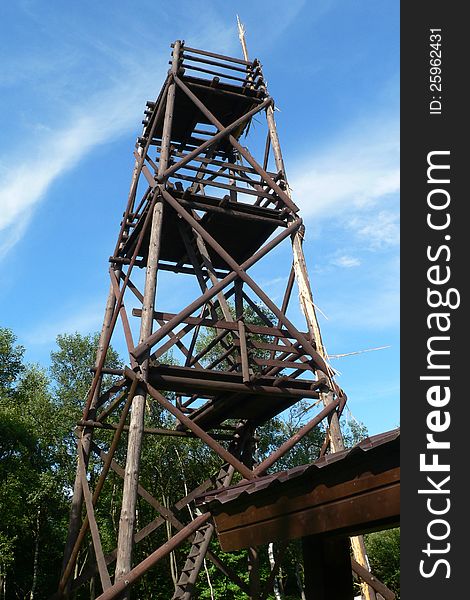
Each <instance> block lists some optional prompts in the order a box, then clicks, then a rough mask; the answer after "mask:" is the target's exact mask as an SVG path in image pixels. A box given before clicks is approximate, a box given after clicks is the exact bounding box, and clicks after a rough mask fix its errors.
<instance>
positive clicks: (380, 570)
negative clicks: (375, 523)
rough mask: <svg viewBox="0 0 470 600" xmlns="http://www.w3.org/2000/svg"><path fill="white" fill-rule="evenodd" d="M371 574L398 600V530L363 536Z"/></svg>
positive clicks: (387, 530)
mask: <svg viewBox="0 0 470 600" xmlns="http://www.w3.org/2000/svg"><path fill="white" fill-rule="evenodd" d="M364 541H365V544H366V549H367V555H368V557H369V561H370V565H371V569H372V572H373V573H374V575H376V576H377V578H378V579H379V580H380V581H382V583H384V584H385V585H386V586H387V587H389V588H390V589H391V590H392V592H394V593H395V595H396V597H397V600H400V529H399V528H396V529H386V530H384V531H378V532H376V533H370V534H369V535H366V536H364Z"/></svg>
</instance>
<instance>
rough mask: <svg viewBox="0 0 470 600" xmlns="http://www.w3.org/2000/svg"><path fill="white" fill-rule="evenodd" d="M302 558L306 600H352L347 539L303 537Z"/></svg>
mask: <svg viewBox="0 0 470 600" xmlns="http://www.w3.org/2000/svg"><path fill="white" fill-rule="evenodd" d="M302 554H303V562H304V587H305V598H306V600H353V580H352V570H351V557H350V555H349V543H348V540H347V538H344V537H322V536H316V535H311V536H308V537H304V538H302Z"/></svg>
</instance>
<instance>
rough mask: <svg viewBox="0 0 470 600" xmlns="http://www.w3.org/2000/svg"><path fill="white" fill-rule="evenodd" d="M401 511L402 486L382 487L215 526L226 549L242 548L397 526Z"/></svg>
mask: <svg viewBox="0 0 470 600" xmlns="http://www.w3.org/2000/svg"><path fill="white" fill-rule="evenodd" d="M399 514H400V485H399V484H394V485H391V486H389V487H387V488H379V489H377V490H372V491H370V492H366V493H364V494H360V495H358V496H355V497H348V498H346V499H341V500H337V501H335V502H332V503H329V504H323V505H320V506H313V507H308V508H305V509H303V510H300V511H298V512H292V511H290V510H288V508H286V512H284V513H283V514H281V515H280V516H276V517H273V518H268V519H265V520H262V521H261V520H259V519H256V521H251V522H250V523H247V524H246V525H242V526H239V527H236V528H231V529H230V530H227V531H222V530H220V529H219V523H220V521H219V519H218V518H216V519H215V521H216V526H217V528H218V532H219V540H220V544H221V547H222V549H223V550H224V551H231V550H240V549H241V548H245V547H248V546H253V545H260V544H266V543H268V542H270V541H282V540H286V539H287V540H290V539H297V538H300V537H302V536H304V535H306V534H308V535H318V534H333V533H339V532H341V533H344V534H345V535H350V534H355V535H356V534H358V533H361V532H367V531H373V530H376V529H381V528H383V527H391V526H396V524H397V523H398V520H399Z"/></svg>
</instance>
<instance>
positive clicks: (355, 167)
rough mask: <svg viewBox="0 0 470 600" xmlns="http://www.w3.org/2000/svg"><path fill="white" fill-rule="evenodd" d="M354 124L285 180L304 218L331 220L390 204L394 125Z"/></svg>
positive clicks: (394, 182) (395, 168)
mask: <svg viewBox="0 0 470 600" xmlns="http://www.w3.org/2000/svg"><path fill="white" fill-rule="evenodd" d="M377 121H379V119H378V118H377V119H375V120H374V119H371V120H370V121H369V122H367V123H366V122H363V121H361V122H357V123H355V124H354V126H353V127H351V128H350V129H349V131H346V132H341V136H338V137H337V139H336V140H335V141H334V142H333V143H332V144H331V145H330V146H329V147H327V148H322V149H321V150H319V151H317V152H314V153H312V154H311V155H310V156H308V157H307V158H306V159H305V160H303V161H301V162H300V163H299V165H298V167H297V168H295V169H294V170H293V171H292V173H291V176H290V180H291V186H292V191H293V194H294V198H295V201H296V203H297V204H298V205H299V206H300V207H301V209H302V214H303V215H304V216H305V217H315V218H316V219H320V218H325V217H328V218H331V217H338V216H342V215H344V214H347V215H348V217H349V216H350V215H351V213H353V212H356V211H360V210H362V209H365V208H370V207H371V206H374V205H376V204H377V203H378V202H383V203H384V204H385V205H386V204H387V202H388V201H390V202H392V201H393V198H391V197H392V196H393V195H396V194H397V193H398V190H399V182H400V178H399V138H398V121H397V120H395V119H390V118H389V119H388V120H385V121H384V122H377Z"/></svg>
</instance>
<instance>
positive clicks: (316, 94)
mask: <svg viewBox="0 0 470 600" xmlns="http://www.w3.org/2000/svg"><path fill="white" fill-rule="evenodd" d="M237 12H238V13H239V14H240V17H241V19H242V21H243V22H244V24H245V26H246V29H247V42H248V48H249V52H250V56H251V57H255V56H256V57H258V58H259V59H260V60H261V62H262V64H263V70H264V74H265V77H266V78H267V80H268V85H269V90H270V93H271V95H272V96H273V97H274V98H275V100H276V104H277V106H278V107H279V109H280V112H277V113H276V118H277V123H278V129H279V135H280V138H281V144H282V147H283V153H284V158H285V162H286V168H287V173H288V177H289V182H290V186H291V188H292V192H293V196H294V200H295V202H296V203H297V204H298V205H299V206H300V207H301V211H302V216H303V217H304V220H305V222H306V226H307V236H306V241H305V253H306V257H307V261H308V266H309V270H310V275H311V279H312V285H313V288H314V295H315V301H316V303H317V305H318V306H319V308H320V309H321V310H322V311H323V313H324V314H325V315H326V316H327V317H328V319H326V318H325V317H323V316H320V324H321V326H322V330H323V337H324V340H325V343H326V346H327V349H328V351H329V353H330V354H332V355H335V354H343V353H348V352H354V351H358V350H363V349H368V348H375V347H380V346H388V345H390V346H391V347H390V348H388V349H385V350H381V351H378V352H368V353H364V354H359V355H355V356H350V357H346V358H341V359H333V360H332V364H333V365H334V366H335V367H336V368H337V369H339V371H340V372H341V375H340V377H339V379H338V381H339V383H340V385H341V386H342V387H343V388H344V389H345V390H346V392H347V393H348V396H349V406H350V409H351V411H352V413H353V415H354V416H355V417H356V418H357V419H359V420H361V421H363V422H364V423H365V424H366V425H367V426H368V428H369V431H370V432H371V433H378V432H379V431H384V430H387V429H391V428H393V427H395V426H397V425H398V424H399V371H398V369H399V360H398V357H399V337H398V333H399V332H398V326H399V229H398V219H399V212H398V193H399V171H398V168H399V126H398V124H399V3H398V2H397V1H395V0H380V1H377V0H374V1H369V0H361V1H360V2H359V1H355V0H338V1H335V0H318V1H316V2H307V1H305V2H302V1H298V0H294V1H291V2H280V1H277V0H275V1H270V2H265V1H259V2H237V3H222V2H215V1H212V2H203V1H202V2H197V3H196V2H188V1H186V2H185V1H183V2H178V3H177V4H176V3H175V4H174V5H173V6H172V5H171V4H170V3H163V2H158V1H152V2H150V1H146V0H141V1H140V2H138V3H135V2H128V1H124V0H120V1H115V2H112V3H111V2H106V1H103V2H91V1H88V0H82V1H81V2H76V3H64V2H59V1H58V0H50V1H49V2H47V3H46V2H40V1H39V0H17V1H16V2H14V3H3V4H2V7H1V9H0V13H1V23H2V25H1V28H2V35H1V36H0V58H1V62H2V65H3V67H2V70H1V71H0V91H1V94H0V104H1V110H0V119H1V127H0V145H1V150H2V151H1V153H0V157H1V158H0V314H1V318H0V325H1V326H6V327H11V328H12V329H13V330H14V331H15V333H16V334H17V336H18V338H19V341H20V343H22V344H23V345H24V346H25V347H26V348H27V358H28V360H30V361H34V362H39V363H40V364H42V365H47V364H48V361H49V354H50V351H51V350H52V349H53V348H54V345H55V337H56V335H57V334H58V333H64V332H73V331H80V332H81V333H89V332H92V331H96V330H97V329H99V328H100V324H101V320H102V314H103V308H104V303H105V299H106V296H107V290H108V278H107V268H108V261H107V259H108V257H109V255H110V254H111V252H112V251H113V249H114V244H115V240H116V236H117V233H118V227H119V222H120V217H121V215H122V211H123V210H124V207H125V203H126V198H127V192H128V189H129V183H130V176H131V170H132V166H133V157H132V151H133V146H134V141H135V138H136V136H137V135H139V134H140V129H141V125H140V121H141V118H142V112H143V109H144V105H145V101H146V100H148V99H154V98H155V97H156V96H157V94H158V91H159V89H160V87H161V84H162V81H163V78H164V75H165V73H166V71H167V70H168V59H169V56H170V48H169V45H170V43H171V42H172V41H174V40H175V39H184V40H185V41H186V43H187V44H188V45H191V46H193V47H202V48H205V49H208V50H213V51H215V52H220V53H225V54H233V55H236V56H241V51H240V47H239V42H238V37H237V32H236V21H235V15H236V13H237ZM275 260H276V259H275V257H273V259H272V263H271V264H269V263H267V266H265V267H264V270H259V271H258V272H257V280H258V282H259V283H260V284H261V286H262V287H263V288H264V289H265V290H266V291H267V292H269V293H270V295H271V296H272V297H273V298H275V297H276V295H277V294H280V293H281V287H282V281H281V279H282V275H283V273H281V274H280V275H279V276H277V273H276V272H275ZM159 294H160V295H159V300H160V301H161V302H162V305H163V306H164V308H165V309H169V308H170V306H171V305H170V304H169V301H170V299H171V298H170V294H169V291H168V290H167V291H165V288H164V286H160V287H159ZM165 300H168V302H167V303H166V304H165ZM297 320H298V322H299V326H300V325H301V321H300V316H299V315H298V317H297ZM118 344H119V341H118ZM118 349H119V350H121V351H123V348H120V347H119V348H118Z"/></svg>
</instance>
